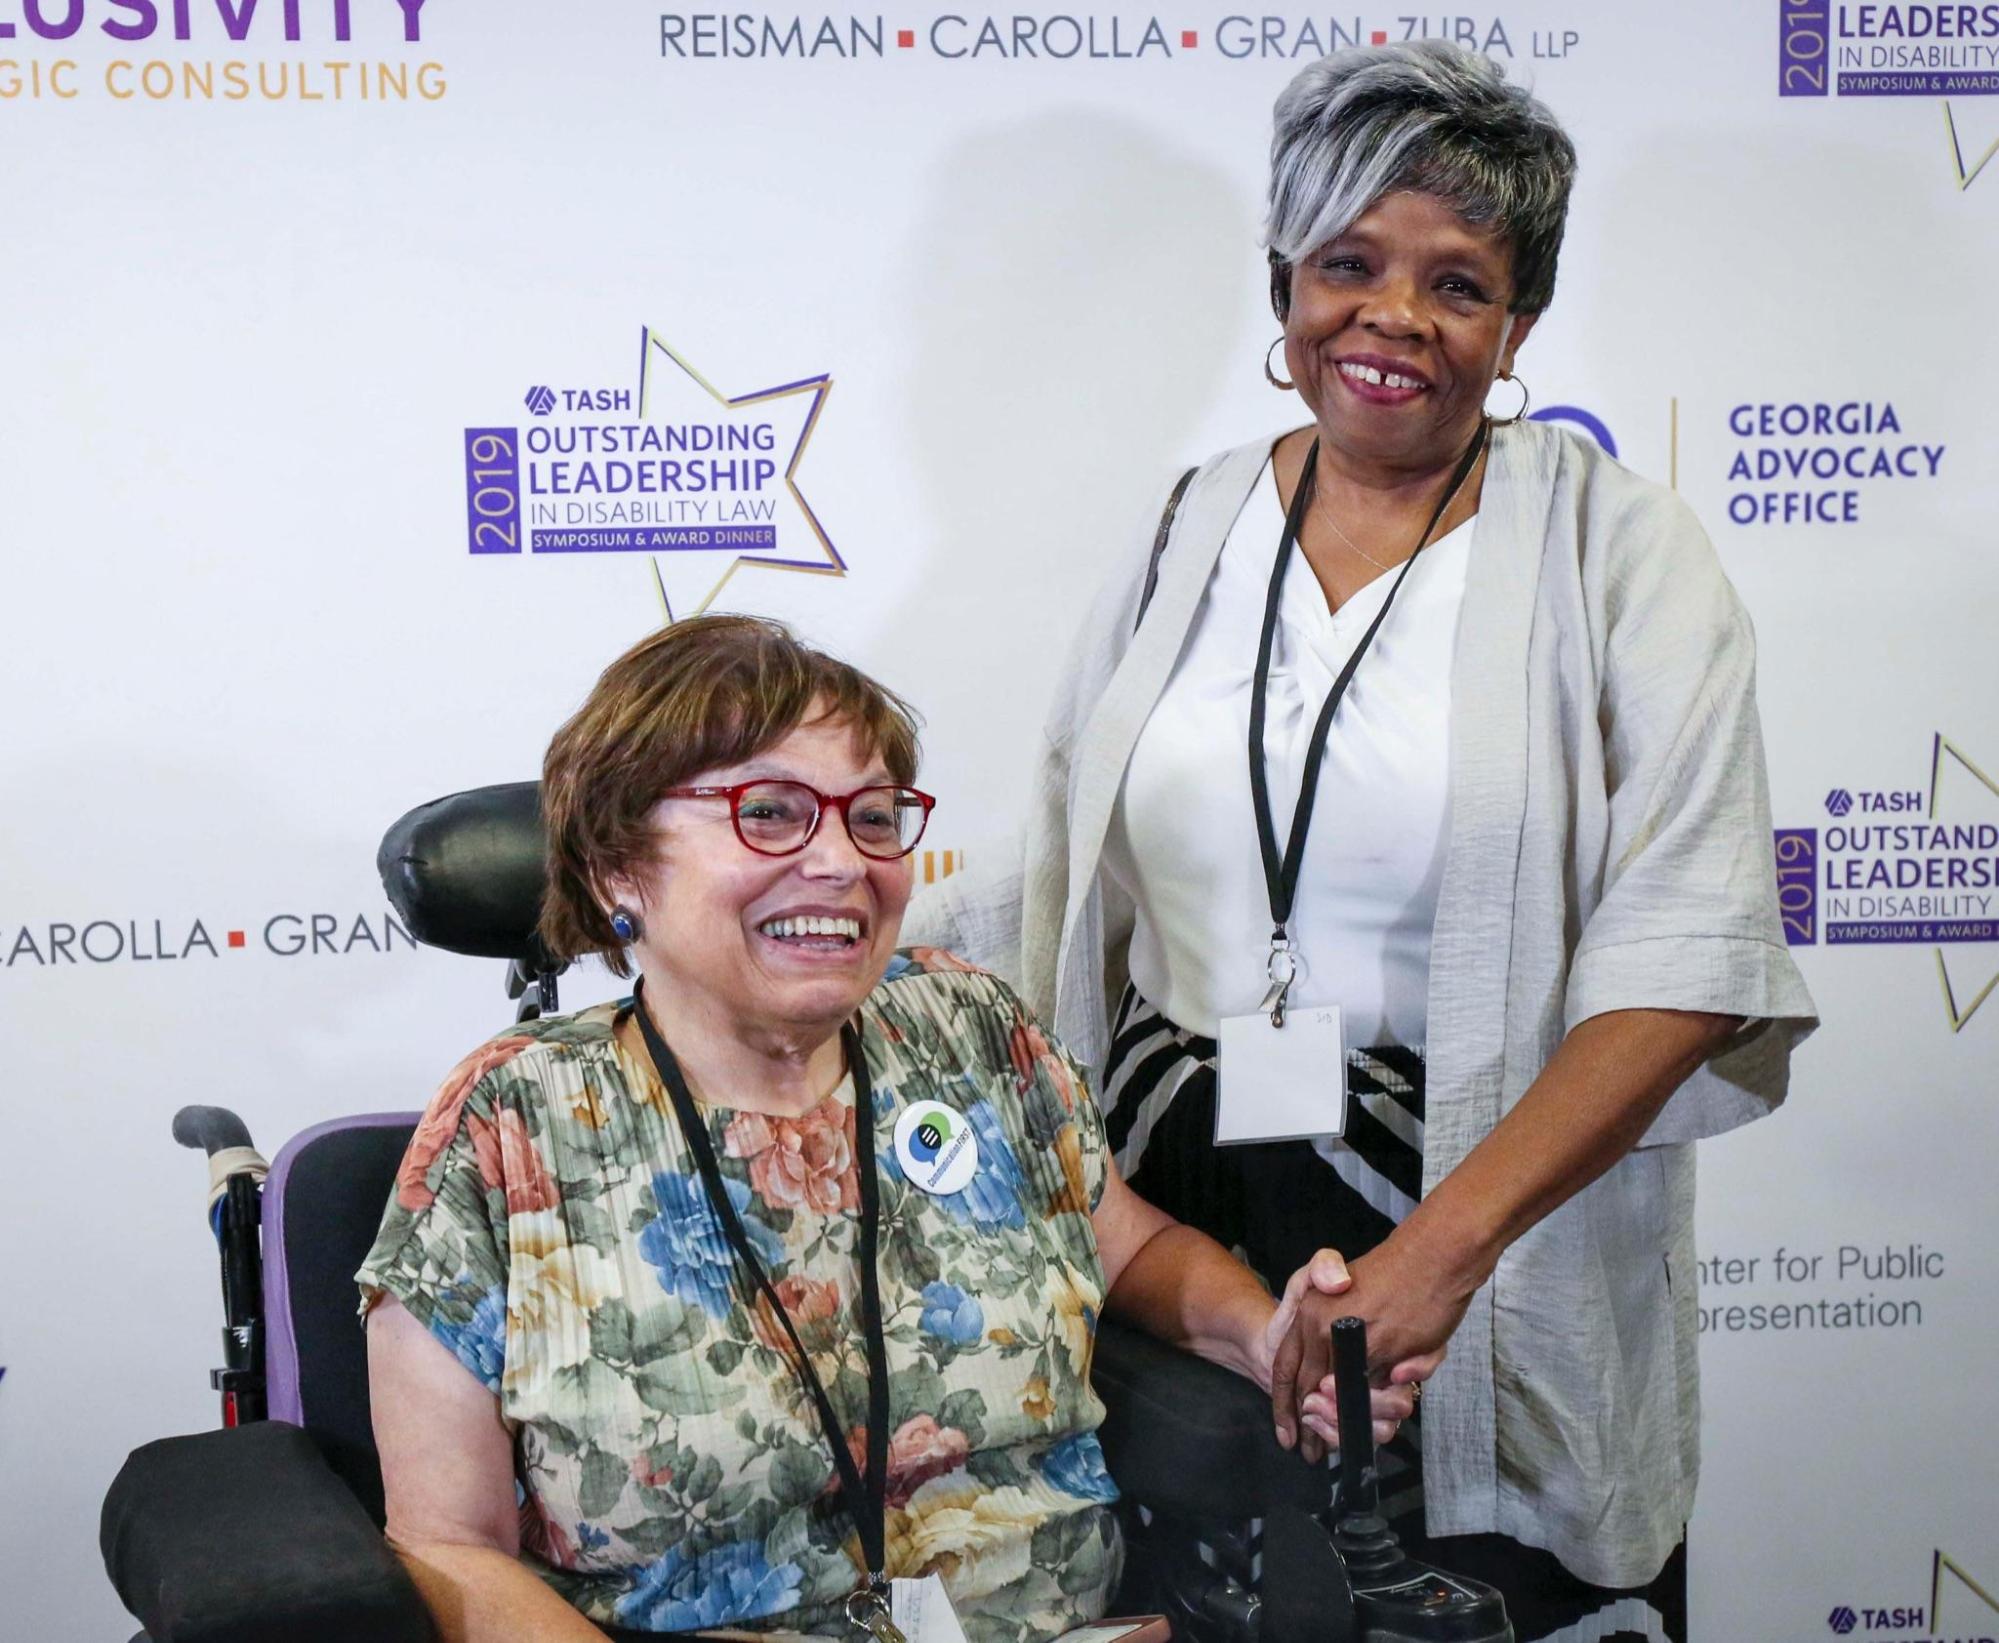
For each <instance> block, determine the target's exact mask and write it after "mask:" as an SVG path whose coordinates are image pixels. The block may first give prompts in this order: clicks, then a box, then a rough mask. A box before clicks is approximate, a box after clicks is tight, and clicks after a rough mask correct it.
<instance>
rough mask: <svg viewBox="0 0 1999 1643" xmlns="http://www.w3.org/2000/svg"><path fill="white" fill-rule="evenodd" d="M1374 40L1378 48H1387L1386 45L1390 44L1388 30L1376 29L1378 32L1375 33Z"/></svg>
mask: <svg viewBox="0 0 1999 1643" xmlns="http://www.w3.org/2000/svg"><path fill="white" fill-rule="evenodd" d="M1373 40H1374V43H1375V44H1376V45H1377V46H1385V45H1387V44H1388V30H1386V29H1376V30H1375V31H1374V35H1373Z"/></svg>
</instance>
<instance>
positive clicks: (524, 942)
mask: <svg viewBox="0 0 1999 1643" xmlns="http://www.w3.org/2000/svg"><path fill="white" fill-rule="evenodd" d="M375 870H376V871H377V872H379V873H380V874H381V875H382V888H383V889H384V890H386V891H387V892H388V894H389V905H390V906H392V907H394V908H395V910H396V912H397V913H398V914H399V915H400V916H401V918H402V921H403V923H404V924H405V925H406V926H408V928H409V933H410V934H411V935H413V936H414V937H416V939H417V940H418V941H420V942H423V943H424V944H425V945H426V946H430V947H442V948H445V949H446V950H447V951H450V952H453V953H465V954H468V955H469V956H471V957H473V958H504V959H518V960H520V961H521V963H522V964H523V965H525V966H526V967H527V968H528V969H530V970H535V971H540V970H554V969H560V968H561V966H560V965H559V964H557V963H555V962H554V961H553V960H551V959H550V958H549V956H548V953H547V951H546V949H545V948H543V946H542V944H541V938H540V937H539V936H538V935H536V934H535V924H536V921H537V920H538V919H539V918H540V916H541V894H542V886H543V884H544V883H545V882H546V869H545V867H544V865H543V861H542V831H541V783H539V782H502V783H501V784H500V785H499V786H497V787H475V788H473V789H472V790H471V791H470V792H467V793H453V794H451V795H450V796H449V797H447V798H442V799H433V800H431V802H430V803H429V804H420V805H418V806H417V807H416V809H414V810H412V811H411V812H410V813H409V814H408V815H406V816H404V817H403V818H402V819H401V820H400V821H398V822H397V823H396V824H395V826H393V827H391V828H390V829H389V830H388V832H387V833H385V834H384V835H383V836H382V847H381V849H379V850H377V851H376V852H375Z"/></svg>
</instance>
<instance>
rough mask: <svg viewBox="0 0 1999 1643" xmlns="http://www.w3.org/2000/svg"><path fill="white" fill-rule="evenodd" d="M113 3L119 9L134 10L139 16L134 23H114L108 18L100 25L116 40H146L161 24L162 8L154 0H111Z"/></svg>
mask: <svg viewBox="0 0 1999 1643" xmlns="http://www.w3.org/2000/svg"><path fill="white" fill-rule="evenodd" d="M111 5H112V6H113V7H114V8H115V9H116V10H118V11H129V12H132V13H133V14H134V15H135V16H136V17H137V18H138V21H137V22H132V23H114V22H112V21H111V20H110V19H109V18H106V19H105V20H104V22H103V23H102V24H100V25H99V26H100V27H101V28H102V29H103V30H104V32H105V33H106V34H108V35H110V36H111V38H112V39H114V40H144V39H147V38H149V37H150V36H151V35H152V32H153V30H154V29H156V28H158V27H159V26H160V8H159V7H158V6H156V5H154V4H153V0H111Z"/></svg>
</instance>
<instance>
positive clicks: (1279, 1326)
mask: <svg viewBox="0 0 1999 1643" xmlns="http://www.w3.org/2000/svg"><path fill="white" fill-rule="evenodd" d="M1352 1287H1353V1275H1352V1273H1351V1272H1350V1271H1349V1270H1348V1268H1347V1264H1346V1261H1345V1260H1344V1258H1342V1256H1341V1255H1340V1252H1339V1251H1338V1250H1336V1249H1322V1250H1320V1251H1319V1252H1318V1253H1317V1254H1316V1255H1314V1256H1313V1257H1312V1258H1311V1260H1309V1261H1307V1262H1306V1263H1305V1264H1304V1265H1303V1266H1301V1267H1300V1268H1299V1269H1298V1270H1297V1271H1296V1272H1294V1273H1292V1274H1291V1277H1290V1280H1289V1281H1288V1282H1287V1283H1286V1284H1285V1286H1284V1294H1283V1296H1282V1298H1281V1299H1280V1300H1279V1301H1278V1303H1277V1310H1276V1311H1275V1312H1273V1313H1272V1314H1271V1316H1270V1322H1269V1323H1268V1324H1267V1325H1266V1326H1265V1328H1264V1332H1263V1344H1264V1355H1263V1379H1264V1382H1265V1384H1266V1385H1268V1386H1270V1387H1271V1389H1272V1397H1271V1415H1272V1418H1273V1420H1274V1422H1275V1424H1276V1428H1277V1441H1278V1442H1279V1443H1281V1444H1283V1446H1284V1447H1285V1448H1287V1449H1289V1448H1291V1447H1292V1445H1293V1444H1294V1443H1296V1442H1298V1440H1299V1433H1298V1423H1300V1422H1302V1423H1303V1425H1304V1427H1305V1430H1306V1433H1307V1434H1308V1436H1307V1437H1306V1440H1305V1441H1306V1445H1307V1455H1308V1458H1312V1459H1316V1458H1318V1456H1317V1454H1314V1453H1313V1451H1315V1450H1319V1451H1320V1452H1323V1449H1337V1448H1338V1447H1339V1431H1338V1426H1337V1417H1336V1415H1335V1409H1336V1407H1337V1389H1336V1387H1335V1385H1334V1380H1333V1376H1332V1375H1331V1374H1330V1373H1327V1374H1324V1375H1323V1376H1322V1377H1321V1378H1319V1379H1317V1380H1313V1381H1309V1382H1304V1383H1302V1385H1301V1383H1300V1382H1298V1381H1297V1380H1295V1379H1294V1380H1292V1381H1291V1382H1289V1383H1287V1384H1286V1385H1285V1387H1284V1388H1283V1391H1282V1394H1281V1395H1279V1392H1278V1389H1277V1387H1276V1385H1275V1384H1274V1382H1273V1380H1272V1369H1273V1366H1274V1365H1275V1364H1276V1363H1277V1362H1278V1360H1279V1357H1280V1355H1281V1354H1282V1353H1283V1350H1284V1348H1285V1346H1286V1344H1287V1341H1289V1340H1290V1339H1291V1337H1292V1336H1293V1332H1294V1328H1295V1326H1296V1325H1297V1323H1298V1320H1299V1317H1300V1315H1301V1313H1306V1314H1309V1315H1311V1316H1314V1317H1316V1316H1317V1315H1319V1314H1321V1313H1323V1314H1325V1316H1326V1319H1327V1321H1328V1322H1330V1320H1331V1319H1332V1318H1335V1317H1339V1316H1342V1315H1343V1314H1344V1313H1346V1312H1347V1311H1349V1310H1351V1308H1350V1307H1348V1306H1346V1305H1344V1304H1342V1303H1338V1302H1335V1301H1334V1300H1333V1297H1335V1296H1340V1295H1343V1294H1345V1293H1346V1291H1348V1290H1349V1289H1351V1288H1352ZM1306 1327H1307V1328H1311V1327H1313V1325H1311V1324H1309V1323H1308V1324H1307V1326H1306ZM1439 1356H1440V1357H1441V1354H1440V1355H1439ZM1431 1367H1434V1366H1431ZM1427 1373H1428V1370H1427V1369H1426V1370H1425V1371H1424V1374H1427ZM1420 1378H1421V1376H1416V1375H1411V1376H1406V1377H1405V1378H1404V1381H1403V1383H1402V1384H1399V1385H1396V1386H1389V1387H1376V1388H1375V1389H1374V1391H1373V1392H1372V1394H1371V1396H1370V1402H1371V1405H1372V1413H1373V1416H1374V1441H1375V1442H1376V1443H1386V1442H1387V1441H1388V1440H1389V1439H1390V1438H1392V1437H1394V1436H1395V1432H1396V1429H1397V1428H1398V1427H1399V1426H1400V1425H1401V1424H1402V1422H1404V1421H1405V1420H1407V1419H1408V1418H1409V1416H1410V1414H1411V1412H1412V1411H1413V1410H1414V1408H1415V1404H1416V1393H1415V1391H1414V1388H1413V1386H1412V1385H1411V1384H1410V1382H1413V1381H1414V1380H1417V1379H1420ZM1301 1393H1302V1395H1301ZM1322 1446H1323V1449H1322Z"/></svg>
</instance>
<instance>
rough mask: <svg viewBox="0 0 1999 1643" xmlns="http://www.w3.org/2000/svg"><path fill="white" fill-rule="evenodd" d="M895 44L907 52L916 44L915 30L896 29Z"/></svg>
mask: <svg viewBox="0 0 1999 1643" xmlns="http://www.w3.org/2000/svg"><path fill="white" fill-rule="evenodd" d="M895 43H896V44H897V45H898V46H900V47H902V49H903V50H904V51H907V50H909V49H910V47H912V46H913V45H915V44H916V30H915V29H897V30H896V31H895Z"/></svg>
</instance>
